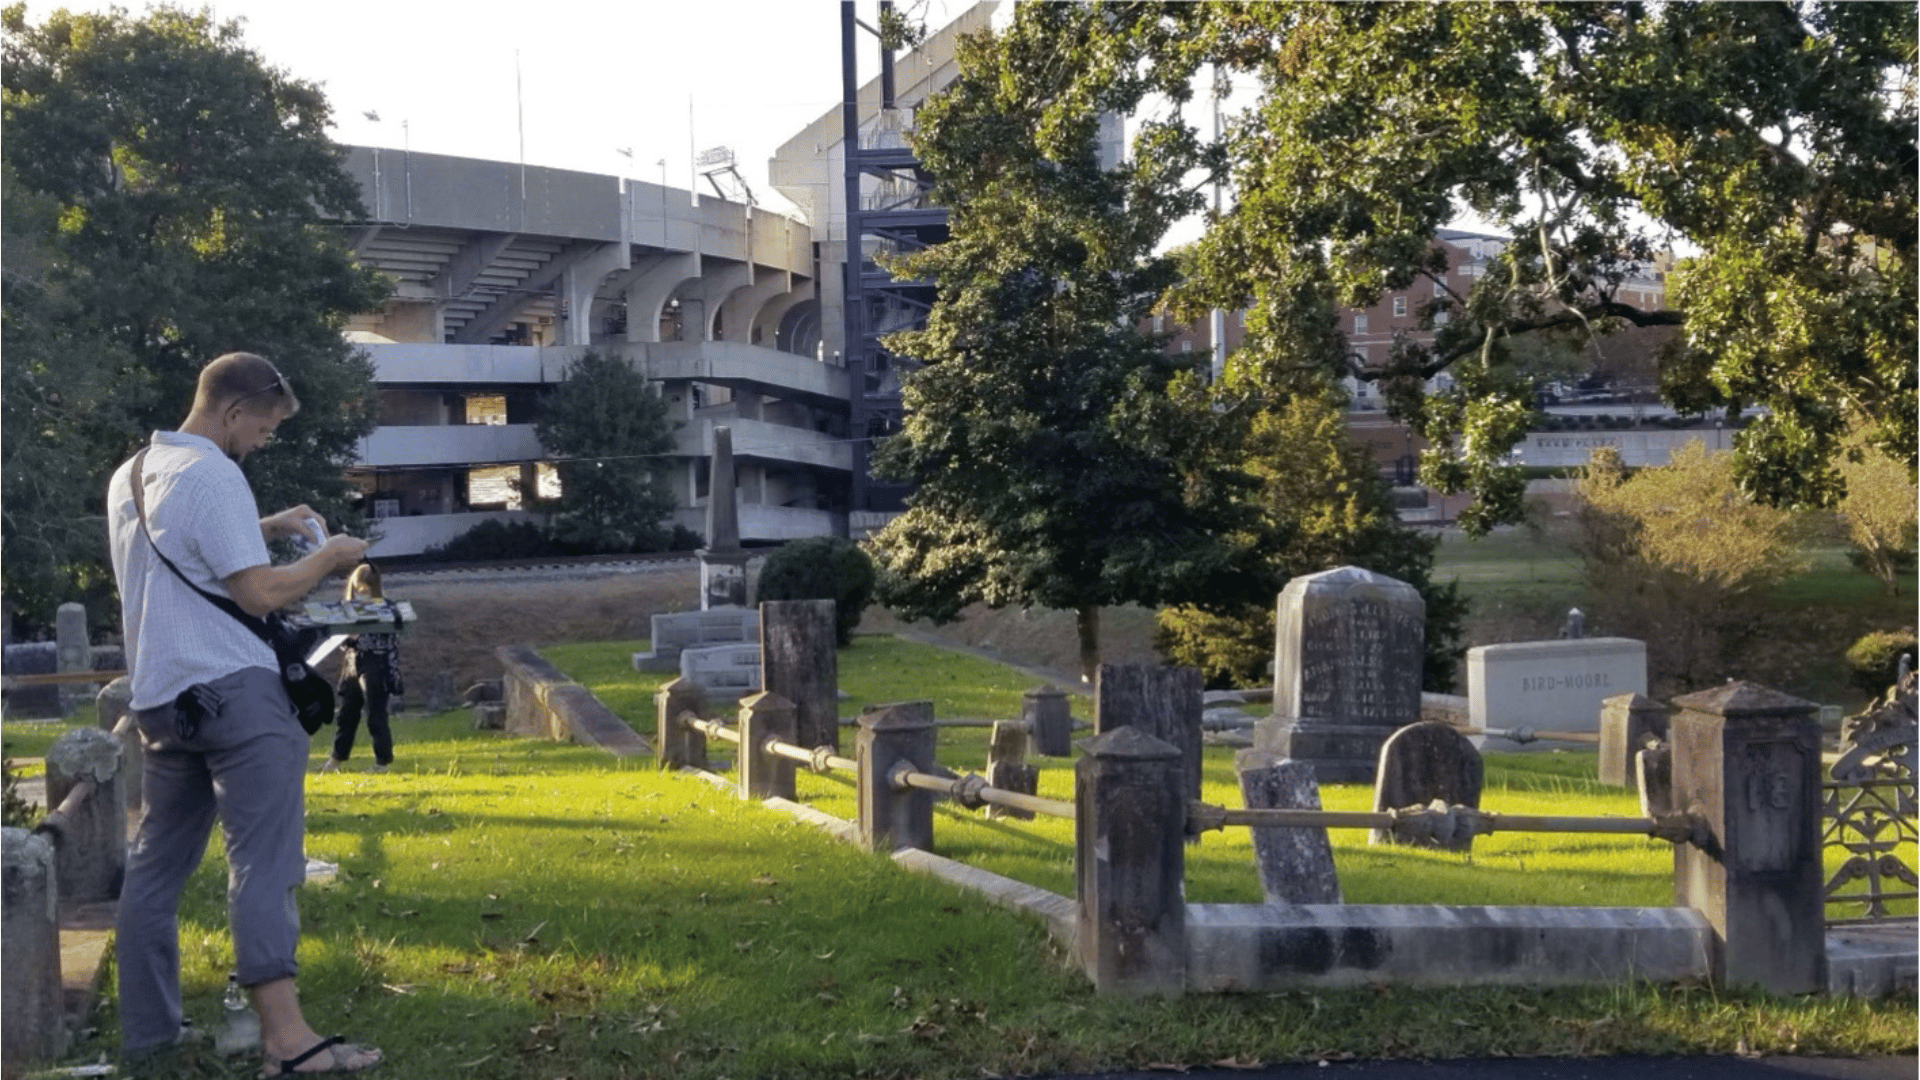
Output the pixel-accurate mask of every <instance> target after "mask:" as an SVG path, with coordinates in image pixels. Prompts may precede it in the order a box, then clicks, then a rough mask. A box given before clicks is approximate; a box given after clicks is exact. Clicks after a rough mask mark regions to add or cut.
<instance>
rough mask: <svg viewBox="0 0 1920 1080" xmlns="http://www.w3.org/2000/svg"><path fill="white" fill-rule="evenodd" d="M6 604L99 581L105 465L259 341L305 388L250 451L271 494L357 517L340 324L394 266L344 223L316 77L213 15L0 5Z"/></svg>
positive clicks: (172, 416) (252, 472) (350, 393)
mask: <svg viewBox="0 0 1920 1080" xmlns="http://www.w3.org/2000/svg"><path fill="white" fill-rule="evenodd" d="M0 60H3V61H4V75H3V76H0V77H3V79H4V84H3V85H4V91H3V94H0V124H4V126H5V130H6V139H5V140H4V142H0V181H4V183H3V184H0V195H4V199H5V214H4V216H5V221H6V238H5V239H6V244H5V249H4V260H5V267H4V269H5V278H4V288H5V296H4V376H5V387H4V396H3V398H0V401H3V403H4V404H3V407H4V410H5V415H4V442H5V449H4V472H5V544H6V575H5V577H6V580H5V591H6V596H7V599H8V602H9V603H10V604H12V605H15V606H16V607H18V608H19V609H20V610H21V611H22V612H24V613H25V614H27V615H28V616H29V617H33V618H40V619H45V618H47V617H50V615H51V613H52V610H53V608H54V606H55V605H57V604H58V603H60V602H62V601H64V600H67V599H76V598H81V597H83V596H84V597H90V598H92V599H93V600H94V601H95V603H92V604H90V605H89V607H90V609H92V610H94V611H95V613H96V615H101V614H104V613H105V612H108V611H111V610H113V608H112V605H108V604H103V603H100V602H98V601H100V600H101V599H103V598H104V596H105V595H106V590H110V588H111V581H110V577H109V575H108V573H107V570H106V551H105V525H104V520H105V519H104V517H103V515H102V507H101V504H100V501H101V498H102V496H103V493H104V492H105V490H106V480H107V475H108V473H109V472H110V471H111V469H112V468H113V467H114V465H115V464H116V463H117V462H118V461H120V460H121V459H123V458H124V457H125V456H126V455H127V454H129V453H130V452H131V451H132V449H133V448H134V446H136V445H137V444H138V443H139V442H140V441H141V440H142V439H143V438H144V437H145V436H146V433H147V432H149V431H151V430H153V429H156V428H167V427H172V426H173V425H174V424H176V423H177V422H178V421H179V419H180V417H182V416H183V415H185V413H186V410H187V406H188V404H189V402H190V400H191V397H192V393H193V385H194V381H195V378H196V377H197V375H198V372H199V369H200V367H201V365H203V364H204V363H206V361H208V360H210V359H212V358H213V357H215V356H218V355H220V354H221V353H225V352H229V351H233V350H247V351H252V352H258V353H261V354H263V355H265V356H267V357H268V358H270V359H271V360H272V361H273V362H274V363H275V364H276V365H277V366H278V367H279V368H280V370H281V371H282V372H283V373H284V374H285V375H286V376H287V377H288V378H289V379H290V380H291V382H292V383H293V385H294V388H295V391H296V393H297V394H298V395H299V396H300V398H301V401H302V403H303V408H302V410H301V412H300V413H299V415H297V416H295V417H293V418H292V419H290V420H289V421H287V422H286V423H285V424H283V425H282V426H281V428H280V429H279V431H278V432H277V433H276V435H275V439H274V442H273V444H272V445H271V446H270V447H269V448H267V449H265V450H263V451H261V452H260V453H258V454H255V455H252V456H251V457H249V459H248V461H247V463H246V470H247V472H248V474H249V478H250V479H251V481H252V483H253V486H254V490H255V492H256V493H257V494H258V496H259V499H260V502H261V505H262V506H263V507H271V506H278V505H287V504H291V503H294V502H308V503H311V504H313V505H314V506H316V507H317V508H319V509H320V510H321V511H322V512H323V513H326V514H327V515H328V516H329V518H331V519H335V520H346V519H349V518H350V517H351V514H350V511H349V508H348V505H347V501H346V496H347V487H346V483H345V480H344V477H343V475H342V471H343V469H344V467H345V466H346V465H347V464H348V463H349V462H351V461H352V460H353V458H354V455H355V452H356V451H357V449H358V446H357V443H358V440H359V439H360V438H361V436H363V435H365V434H366V433H367V432H368V431H370V430H371V429H372V427H373V425H374V421H375V403H376V399H375V392H374V386H373V379H372V367H371V364H370V363H369V362H368V361H367V360H366V359H365V357H364V355H363V354H360V353H358V352H357V351H356V350H354V349H353V348H352V347H351V346H349V345H348V344H347V343H346V341H345V340H344V339H343V337H342V333H341V332H342V330H343V329H344V327H345V320H346V318H347V316H348V315H349V314H352V313H354V312H359V311H366V310H371V309H373V308H376V307H377V306H378V305H379V304H380V302H381V301H382V299H383V298H384V296H385V291H386V289H385V285H384V284H383V282H382V281H381V280H380V279H379V278H378V277H377V276H376V275H374V274H373V273H372V272H370V271H367V270H364V269H362V268H359V267H357V266H356V265H355V264H354V261H353V258H352V253H351V251H350V250H349V248H348V246H347V244H346V242H345V239H344V237H343V236H342V232H341V229H340V227H339V223H340V222H341V221H343V220H354V219H357V218H359V217H361V216H363V214H364V211H363V210H362V208H361V205H360V201H359V190H358V187H357V186H356V185H355V183H354V181H353V180H352V178H351V177H350V176H348V174H347V173H346V171H345V169H344V168H343V167H342V161H341V150H340V149H339V147H337V146H336V145H335V144H333V143H332V142H331V141H330V140H329V139H328V137H327V134H326V127H327V123H328V116H329V108H328V105H327V101H326V98H325V97H324V96H323V95H322V93H321V91H320V90H319V88H318V87H316V86H314V85H313V84H311V83H307V82H303V81H301V80H298V79H295V78H293V77H291V76H289V75H288V74H286V73H285V72H283V71H280V70H277V69H275V68H273V67H271V66H269V65H268V64H267V63H266V62H264V61H263V60H262V59H261V58H260V57H259V56H258V55H257V54H255V53H254V52H252V51H251V50H250V49H248V48H247V46H246V44H245V42H244V41H243V40H242V37H241V33H240V29H239V26H238V24H236V23H231V22H228V23H219V22H216V21H214V19H213V18H212V17H211V16H210V15H209V14H207V13H205V12H200V13H189V12H183V11H180V10H178V9H173V8H165V7H162V8H156V9H154V10H152V11H151V12H149V13H147V14H144V15H141V16H137V17H136V16H133V15H129V14H128V13H126V12H125V11H121V10H117V9H116V10H114V11H111V12H108V13H104V14H81V13H69V12H66V11H58V12H55V13H53V14H52V15H50V16H48V17H47V18H46V19H45V21H43V22H40V23H38V24H31V23H29V22H28V21H27V16H26V11H25V7H24V5H14V6H11V7H8V8H6V9H5V10H4V11H0Z"/></svg>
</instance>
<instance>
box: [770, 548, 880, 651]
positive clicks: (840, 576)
mask: <svg viewBox="0 0 1920 1080" xmlns="http://www.w3.org/2000/svg"><path fill="white" fill-rule="evenodd" d="M873 584H874V573H873V560H872V559H871V558H869V557H868V556H867V553H866V552H864V551H862V550H860V547H859V546H858V545H857V544H855V543H853V541H851V540H843V539H841V538H840V537H837V536H814V537H809V538H807V539H805V540H794V541H792V542H790V543H788V544H786V545H785V546H784V547H782V548H780V550H778V551H776V552H774V553H773V554H772V555H769V556H767V564H766V566H765V567H763V568H762V569H761V571H760V590H759V596H758V597H756V599H758V600H762V601H765V600H831V601H833V602H834V637H835V639H836V640H837V641H839V643H840V644H842V645H845V644H847V643H848V642H849V641H851V640H852V639H853V628H854V627H856V626H858V625H860V616H861V615H862V614H863V613H864V612H865V611H866V610H867V604H868V603H869V602H871V601H872V599H873Z"/></svg>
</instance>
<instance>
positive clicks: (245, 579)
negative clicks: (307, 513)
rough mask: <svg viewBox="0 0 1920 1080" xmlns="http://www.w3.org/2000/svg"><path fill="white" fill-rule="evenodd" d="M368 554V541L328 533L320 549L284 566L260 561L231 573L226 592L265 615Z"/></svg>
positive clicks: (249, 610)
mask: <svg viewBox="0 0 1920 1080" xmlns="http://www.w3.org/2000/svg"><path fill="white" fill-rule="evenodd" d="M296 509H298V508H297V507H296ZM274 516H275V517H278V516H279V515H278V514H276V515H274ZM366 555H367V542H366V541H365V540H362V539H360V538H359V537H355V536H346V535H344V534H343V535H340V536H329V537H327V542H326V543H325V544H324V545H322V546H321V547H320V548H319V549H318V550H315V551H313V552H311V553H310V554H308V555H306V556H304V557H302V558H301V559H299V560H298V561H297V562H291V563H288V564H286V565H285V566H273V565H271V564H269V563H261V564H260V565H259V566H250V567H248V568H247V569H245V570H239V571H235V572H234V573H232V574H228V575H227V577H226V579H225V582H226V586H227V593H228V595H230V596H232V597H233V599H234V601H235V602H236V603H238V604H239V605H240V607H241V608H242V609H243V610H245V611H246V612H247V613H248V614H249V615H265V614H266V613H267V612H269V611H273V610H275V609H277V608H282V607H285V606H286V605H288V604H291V603H293V602H294V601H296V600H299V599H300V598H301V597H304V596H306V595H307V594H308V593H309V592H312V591H313V587H314V586H315V585H318V584H320V579H321V578H324V577H326V576H327V575H328V574H337V573H340V572H342V571H345V570H348V569H351V568H352V567H353V565H354V564H355V563H358V562H359V561H360V560H361V559H364V558H366Z"/></svg>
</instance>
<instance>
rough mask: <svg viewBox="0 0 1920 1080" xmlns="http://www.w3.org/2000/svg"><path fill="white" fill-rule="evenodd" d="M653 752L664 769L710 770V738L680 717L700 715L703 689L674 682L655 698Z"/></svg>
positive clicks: (661, 689) (658, 692) (686, 680)
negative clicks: (708, 742)
mask: <svg viewBox="0 0 1920 1080" xmlns="http://www.w3.org/2000/svg"><path fill="white" fill-rule="evenodd" d="M653 704H654V726H653V732H654V740H653V741H654V752H655V754H656V755H657V757H658V760H659V762H660V767H661V768H663V769H678V768H683V767H684V768H693V769H704V768H706V767H707V737H706V736H705V735H702V734H701V733H700V732H698V731H695V730H694V729H692V728H690V727H688V726H687V725H686V722H685V721H683V720H681V719H680V717H681V716H682V715H683V714H685V713H693V714H694V715H695V716H698V715H699V714H700V705H701V696H700V687H699V686H698V685H696V684H695V683H694V682H693V680H691V679H673V680H670V681H669V682H668V683H667V684H666V685H665V686H662V687H661V688H660V689H659V690H658V691H656V692H655V693H654V695H653Z"/></svg>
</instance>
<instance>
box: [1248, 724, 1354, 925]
mask: <svg viewBox="0 0 1920 1080" xmlns="http://www.w3.org/2000/svg"><path fill="white" fill-rule="evenodd" d="M1233 768H1234V771H1235V772H1237V773H1239V774H1240V797H1241V799H1242V800H1243V801H1244V802H1245V803H1246V806H1247V809H1249V810H1318V809H1320V787H1319V785H1318V784H1316V783H1315V782H1314V775H1313V766H1311V765H1309V764H1307V763H1306V762H1304V761H1288V760H1287V759H1286V758H1283V757H1281V756H1280V755H1278V754H1276V753H1274V752H1273V751H1271V750H1242V751H1240V752H1239V753H1237V754H1235V755H1234V756H1233ZM1253 861H1254V865H1255V867H1256V868H1257V869H1258V870H1259V871H1260V888H1261V890H1262V891H1264V892H1265V893H1266V897H1267V903H1269V904H1338V903H1341V899H1340V877H1339V875H1338V874H1336V873H1335V872H1334V868H1333V845H1332V844H1331V843H1330V842H1328V840H1327V830H1326V829H1324V828H1305V829H1254V830H1253Z"/></svg>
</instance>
